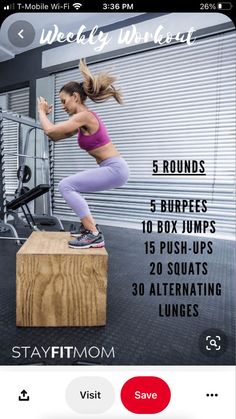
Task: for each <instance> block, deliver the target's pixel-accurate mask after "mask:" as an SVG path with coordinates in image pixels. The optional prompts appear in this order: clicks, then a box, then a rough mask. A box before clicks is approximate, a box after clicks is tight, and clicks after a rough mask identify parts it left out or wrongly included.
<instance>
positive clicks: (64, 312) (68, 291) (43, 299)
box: [16, 232, 108, 326]
mask: <svg viewBox="0 0 236 419" xmlns="http://www.w3.org/2000/svg"><path fill="white" fill-rule="evenodd" d="M70 238H71V237H70V234H69V233H64V232H33V233H32V234H31V236H30V238H29V239H28V240H27V242H26V243H25V244H24V245H23V246H22V248H21V249H20V250H19V252H18V253H17V270H16V271H17V274H16V282H17V284H16V289H17V295H16V301H17V310H16V318H17V326H99V325H105V324H106V294H107V269H108V254H107V252H106V250H105V248H99V249H70V248H69V247H68V244H67V242H68V240H69V239H70Z"/></svg>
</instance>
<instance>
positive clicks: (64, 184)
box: [58, 178, 70, 195]
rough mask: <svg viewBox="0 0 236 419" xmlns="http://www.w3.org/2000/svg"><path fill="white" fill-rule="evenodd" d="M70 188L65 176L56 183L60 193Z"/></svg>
mask: <svg viewBox="0 0 236 419" xmlns="http://www.w3.org/2000/svg"><path fill="white" fill-rule="evenodd" d="M68 189H70V186H69V183H68V181H67V178H65V179H62V180H61V181H60V182H59V183H58V190H59V192H60V194H61V195H63V194H64V192H65V191H66V190H68Z"/></svg>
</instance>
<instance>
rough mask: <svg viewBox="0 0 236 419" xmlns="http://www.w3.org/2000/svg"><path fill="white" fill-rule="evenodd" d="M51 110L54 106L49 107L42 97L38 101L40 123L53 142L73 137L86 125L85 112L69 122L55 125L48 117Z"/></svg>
mask: <svg viewBox="0 0 236 419" xmlns="http://www.w3.org/2000/svg"><path fill="white" fill-rule="evenodd" d="M51 110H52V106H49V105H48V103H47V101H46V100H45V99H43V98H42V97H40V98H39V99H38V112H39V121H40V124H41V127H42V128H43V130H44V132H45V134H46V135H47V136H48V137H49V138H50V139H51V140H53V141H58V140H62V139H64V138H67V137H72V135H74V134H76V132H77V131H78V129H79V127H82V126H83V125H85V124H86V118H85V115H84V112H81V113H80V114H76V115H74V116H73V117H72V118H71V119H70V120H69V121H65V122H60V123H58V124H53V123H52V122H51V121H50V120H49V119H48V117H47V115H48V114H49V113H50V112H51Z"/></svg>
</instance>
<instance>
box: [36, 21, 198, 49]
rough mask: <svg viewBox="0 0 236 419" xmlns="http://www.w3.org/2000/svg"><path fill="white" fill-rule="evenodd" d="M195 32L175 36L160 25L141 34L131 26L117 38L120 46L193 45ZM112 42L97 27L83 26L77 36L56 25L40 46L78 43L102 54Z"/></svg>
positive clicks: (120, 32) (42, 38) (44, 37)
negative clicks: (147, 43) (179, 43)
mask: <svg viewBox="0 0 236 419" xmlns="http://www.w3.org/2000/svg"><path fill="white" fill-rule="evenodd" d="M194 32H195V29H194V28H193V27H191V28H190V29H189V30H188V32H185V33H181V32H177V33H176V34H173V33H172V32H165V29H164V27H163V26H162V25H159V26H158V27H157V28H156V30H155V31H154V32H148V31H145V32H141V31H139V30H138V29H137V27H136V25H131V26H130V27H129V29H120V30H119V31H118V34H117V35H116V36H117V43H118V45H131V44H140V43H144V42H153V43H154V44H159V45H163V44H170V43H171V42H181V43H186V44H187V45H192V44H193V43H194V42H195V39H192V35H193V33H194ZM112 40H113V38H112V35H111V34H110V33H109V32H106V33H104V32H103V31H101V30H100V29H99V27H98V26H97V25H96V26H94V27H93V28H92V30H91V31H88V30H87V28H86V26H85V25H82V26H80V28H79V29H78V32H77V33H76V34H75V33H73V32H68V33H64V32H61V31H60V29H59V27H58V26H57V25H55V24H54V25H53V28H52V29H50V30H47V31H46V30H45V29H43V30H42V33H41V37H40V41H39V42H40V45H45V44H49V45H50V44H52V43H53V42H60V43H63V42H69V43H72V42H76V43H77V44H80V45H86V44H90V45H92V46H93V47H94V50H95V51H98V52H100V51H102V50H103V49H104V48H105V46H106V45H109V44H110V42H111V41H112Z"/></svg>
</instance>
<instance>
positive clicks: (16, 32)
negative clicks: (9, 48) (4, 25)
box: [8, 20, 35, 48]
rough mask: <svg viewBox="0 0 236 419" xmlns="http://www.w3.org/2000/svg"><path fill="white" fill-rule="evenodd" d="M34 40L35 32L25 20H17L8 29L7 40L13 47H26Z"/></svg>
mask: <svg viewBox="0 0 236 419" xmlns="http://www.w3.org/2000/svg"><path fill="white" fill-rule="evenodd" d="M34 38H35V30H34V27H33V25H31V23H29V22H27V21H26V20H18V21H16V22H14V23H12V25H11V26H10V27H9V29H8V39H9V41H10V42H11V44H12V45H14V46H15V47H21V48H24V47H27V46H28V45H30V44H32V42H33V41H34Z"/></svg>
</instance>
